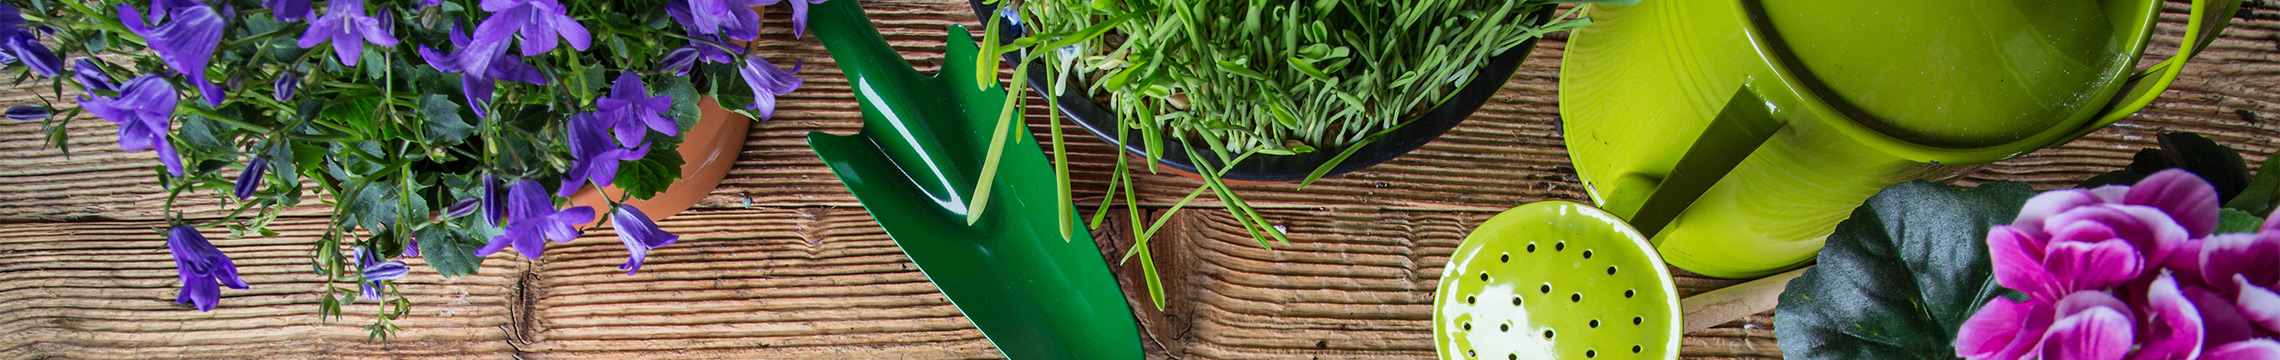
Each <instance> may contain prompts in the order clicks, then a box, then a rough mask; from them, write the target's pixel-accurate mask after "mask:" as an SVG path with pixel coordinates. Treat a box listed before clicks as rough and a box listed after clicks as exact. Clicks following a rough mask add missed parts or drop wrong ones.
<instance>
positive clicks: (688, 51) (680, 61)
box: [657, 46, 697, 76]
mask: <svg viewBox="0 0 2280 360" xmlns="http://www.w3.org/2000/svg"><path fill="white" fill-rule="evenodd" d="M696 67H697V49H696V47H694V46H683V47H680V48H676V49H673V51H672V52H667V53H665V57H664V58H661V59H658V60H657V70H658V71H671V72H673V75H675V76H680V75H688V74H689V69H693V68H696Z"/></svg>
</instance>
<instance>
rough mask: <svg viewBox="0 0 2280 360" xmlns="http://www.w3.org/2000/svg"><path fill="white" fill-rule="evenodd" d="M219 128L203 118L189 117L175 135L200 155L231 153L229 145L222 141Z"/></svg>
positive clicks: (218, 125) (216, 124)
mask: <svg viewBox="0 0 2280 360" xmlns="http://www.w3.org/2000/svg"><path fill="white" fill-rule="evenodd" d="M220 126H221V124H219V123H215V122H214V120H212V119H207V118H206V117H204V116H190V117H189V118H188V119H185V120H184V121H183V122H182V131H181V132H178V133H176V134H178V135H180V136H179V138H180V139H182V142H184V143H187V144H189V145H190V148H191V149H193V150H196V151H198V152H200V153H206V154H215V153H227V152H230V151H231V149H230V144H229V142H227V141H223V140H222V136H223V135H221V134H220V131H221V128H220Z"/></svg>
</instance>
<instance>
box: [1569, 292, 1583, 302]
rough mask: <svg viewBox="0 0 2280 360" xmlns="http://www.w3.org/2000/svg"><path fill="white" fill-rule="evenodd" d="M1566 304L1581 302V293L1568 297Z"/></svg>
mask: <svg viewBox="0 0 2280 360" xmlns="http://www.w3.org/2000/svg"><path fill="white" fill-rule="evenodd" d="M1568 302H1583V293H1575V294H1572V295H1568Z"/></svg>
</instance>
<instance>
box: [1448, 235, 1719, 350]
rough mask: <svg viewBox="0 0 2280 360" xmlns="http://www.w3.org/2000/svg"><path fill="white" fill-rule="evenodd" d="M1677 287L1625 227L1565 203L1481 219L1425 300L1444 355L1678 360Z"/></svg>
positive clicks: (1656, 257) (1642, 242) (1650, 248)
mask: <svg viewBox="0 0 2280 360" xmlns="http://www.w3.org/2000/svg"><path fill="white" fill-rule="evenodd" d="M1679 314H1680V312H1679V307H1678V291H1677V286H1676V285H1674V284H1673V283H1672V282H1671V277H1670V271H1669V270H1667V269H1666V268H1664V267H1663V263H1662V258H1661V257H1660V256H1659V255H1657V254H1655V251H1654V247H1653V246H1651V245H1649V244H1648V243H1647V240H1646V237H1643V236H1640V235H1639V233H1638V231H1637V230H1633V229H1632V228H1631V225H1629V224H1626V223H1624V222H1623V220H1622V219H1621V218H1617V217H1615V215H1613V214H1609V213H1607V212H1606V211H1601V210H1599V209H1598V208H1594V207H1590V206H1586V205H1583V204H1577V203H1571V202H1565V201H1544V202H1535V203H1529V204H1526V205H1521V206H1519V207H1515V208H1512V209H1511V210H1506V211H1505V212H1504V213H1502V214H1497V215H1496V217H1494V218H1490V219H1488V222H1485V223H1482V224H1481V225H1480V227H1479V228H1476V229H1474V230H1473V232H1472V235H1469V236H1466V237H1465V242H1464V244H1462V245H1458V246H1457V252H1456V253H1455V254H1452V255H1451V256H1450V257H1449V265H1448V267H1447V268H1446V270H1443V272H1442V273H1441V285H1440V288H1439V289H1438V290H1437V291H1435V292H1434V296H1433V341H1434V347H1435V348H1436V349H1438V350H1439V351H1440V355H1441V358H1442V359H1449V360H1476V359H1503V360H1518V359H1676V358H1678V338H1679V332H1680V330H1679Z"/></svg>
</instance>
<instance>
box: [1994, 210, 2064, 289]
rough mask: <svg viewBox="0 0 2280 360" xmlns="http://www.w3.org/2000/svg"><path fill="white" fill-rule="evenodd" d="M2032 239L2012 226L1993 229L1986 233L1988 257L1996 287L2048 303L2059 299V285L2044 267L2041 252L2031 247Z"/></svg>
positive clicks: (2038, 248) (2036, 247)
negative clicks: (2016, 291) (2017, 291)
mask: <svg viewBox="0 0 2280 360" xmlns="http://www.w3.org/2000/svg"><path fill="white" fill-rule="evenodd" d="M2033 241H2034V239H2033V238H2031V237H2028V236H2027V235H2026V234H2024V233H2021V232H2020V229H2019V228H2016V227H2012V226H2000V225H1999V226H1996V227H1995V228H1993V229H1989V230H1988V231H1987V250H1988V256H1989V257H1990V258H1992V260H1993V261H1992V262H1993V265H1994V271H1995V283H1997V284H2002V285H2003V287H2008V288H2012V289H2017V290H2019V291H2021V292H2026V293H2027V295H2028V296H2032V297H2034V298H2035V299H2036V300H2039V301H2044V302H2051V301H2054V300H2056V299H2058V294H2059V293H2058V291H2057V290H2056V289H2055V288H2054V286H2056V285H2057V284H2058V280H2057V278H2056V277H2055V276H2052V275H2051V273H2050V270H2048V269H2046V268H2044V267H2043V264H2042V256H2041V253H2042V251H2041V250H2042V249H2041V247H2039V246H2030V243H2031V242H2033Z"/></svg>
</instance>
